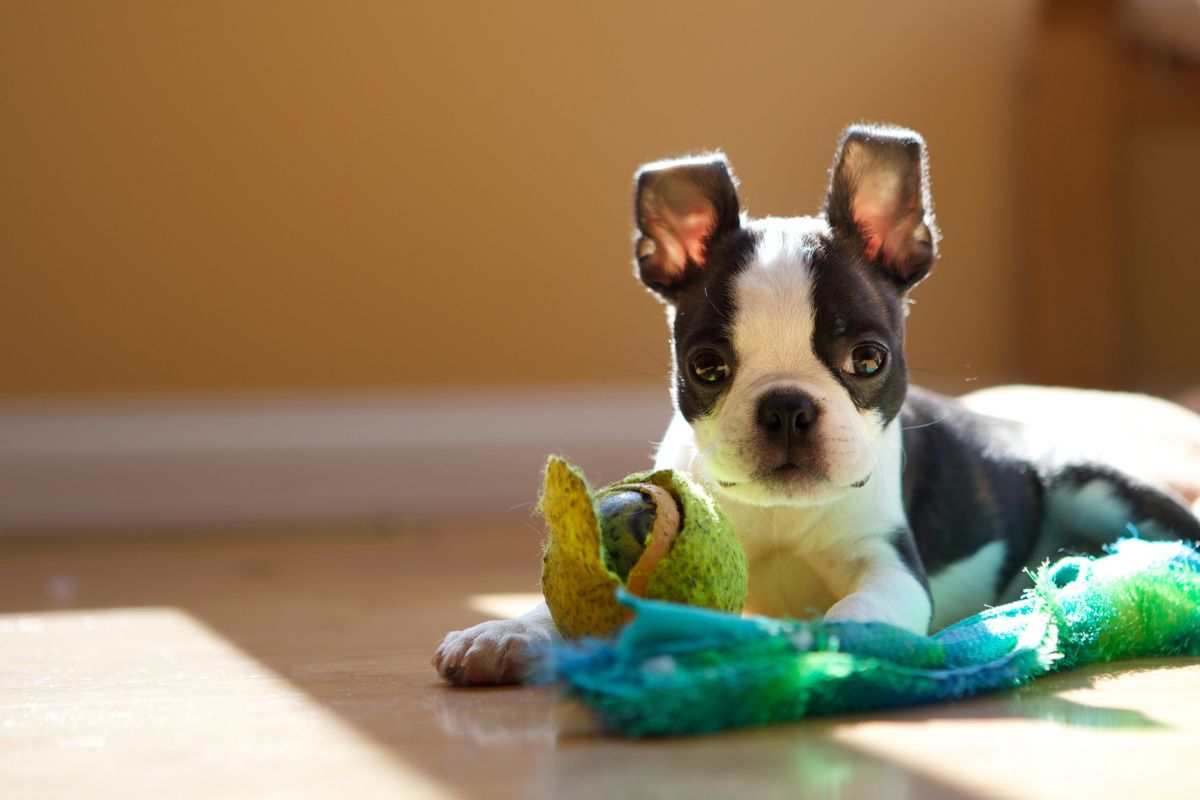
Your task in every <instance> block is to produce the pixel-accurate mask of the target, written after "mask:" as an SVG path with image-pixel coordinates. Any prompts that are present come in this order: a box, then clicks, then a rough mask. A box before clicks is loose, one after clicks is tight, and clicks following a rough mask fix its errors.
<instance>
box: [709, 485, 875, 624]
mask: <svg viewBox="0 0 1200 800" xmlns="http://www.w3.org/2000/svg"><path fill="white" fill-rule="evenodd" d="M724 510H725V513H726V514H727V515H728V516H729V518H730V521H731V522H732V523H733V527H734V530H736V531H737V533H738V538H739V539H740V540H741V542H742V545H743V546H744V547H745V549H746V557H747V560H748V562H749V566H750V586H749V594H748V596H747V600H746V610H747V611H748V612H749V613H752V614H762V615H765V616H770V617H798V618H811V617H819V616H820V615H821V614H822V613H824V612H825V611H826V610H827V609H828V608H829V607H830V606H831V605H833V604H834V603H835V602H837V601H838V600H840V599H841V598H843V597H845V596H846V595H847V594H849V593H850V592H852V591H854V589H855V588H856V585H857V583H858V581H859V579H860V577H861V571H862V569H863V568H864V567H865V566H866V565H867V564H869V563H872V562H876V561H878V557H879V551H878V548H880V547H881V546H882V547H890V545H887V544H885V543H884V542H883V541H882V540H881V537H880V536H878V535H875V534H872V533H870V532H869V531H868V530H867V526H860V527H857V528H855V527H850V528H847V527H846V525H845V522H844V521H843V520H841V519H840V517H841V516H842V515H838V514H830V513H828V512H823V511H822V510H820V509H798V508H777V509H767V508H762V507H757V506H745V505H741V504H739V503H726V504H725V506H724Z"/></svg>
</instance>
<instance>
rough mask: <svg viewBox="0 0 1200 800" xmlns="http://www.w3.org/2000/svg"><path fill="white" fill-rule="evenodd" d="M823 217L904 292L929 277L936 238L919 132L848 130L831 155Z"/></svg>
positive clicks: (865, 127) (878, 128)
mask: <svg viewBox="0 0 1200 800" xmlns="http://www.w3.org/2000/svg"><path fill="white" fill-rule="evenodd" d="M825 215H826V217H828V219H829V224H830V226H831V227H832V228H833V230H834V231H835V232H837V233H842V234H845V235H848V236H852V237H855V238H856V239H857V240H858V241H859V242H860V243H861V244H862V248H863V254H864V255H865V256H866V258H867V260H868V261H870V262H872V263H875V264H878V265H879V266H881V267H882V268H883V269H884V270H885V271H886V272H887V273H888V274H890V275H891V276H892V277H893V278H894V279H895V280H896V281H897V282H898V283H899V284H900V285H901V286H903V287H904V288H908V287H911V286H913V285H915V284H916V283H917V282H918V281H920V280H921V279H922V278H924V277H925V276H926V275H928V274H929V270H930V268H931V267H932V266H933V261H934V259H935V258H937V243H938V238H939V234H938V229H937V225H936V224H935V222H934V219H933V205H932V201H931V199H930V196H929V160H928V156H927V155H926V153H925V141H924V140H923V139H922V138H921V136H920V134H918V133H916V132H915V131H910V130H907V129H905V128H895V127H890V126H875V125H852V126H850V127H849V128H847V129H846V132H845V133H843V134H842V138H841V141H840V142H838V148H837V153H836V154H835V155H834V157H833V167H832V168H831V169H830V174H829V192H828V194H827V195H826V198H825Z"/></svg>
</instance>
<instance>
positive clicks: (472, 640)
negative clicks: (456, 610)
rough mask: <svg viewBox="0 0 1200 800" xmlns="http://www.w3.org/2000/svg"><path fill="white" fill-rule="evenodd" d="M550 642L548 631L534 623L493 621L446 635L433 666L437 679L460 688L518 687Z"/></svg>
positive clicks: (505, 620) (435, 654)
mask: <svg viewBox="0 0 1200 800" xmlns="http://www.w3.org/2000/svg"><path fill="white" fill-rule="evenodd" d="M550 638H551V634H550V631H548V630H546V628H545V627H543V626H541V625H538V624H536V623H530V622H525V621H523V620H519V619H498V620H492V621H491V622H483V623H480V624H479V625H476V626H474V627H472V628H467V629H466V630H465V631H451V632H450V633H448V634H446V638H445V639H443V640H442V643H441V644H440V645H438V649H437V650H436V651H435V652H434V654H433V662H432V663H433V667H434V669H436V670H437V671H438V674H439V675H441V676H442V677H443V678H445V679H446V680H448V681H450V682H451V683H456V684H458V685H460V686H479V685H496V684H500V683H517V682H519V681H520V680H521V678H522V677H523V676H524V674H525V672H526V670H527V669H528V667H529V666H530V664H531V661H532V658H533V656H535V655H536V654H537V653H538V652H539V651H542V650H544V649H545V648H546V646H547V645H549V644H550Z"/></svg>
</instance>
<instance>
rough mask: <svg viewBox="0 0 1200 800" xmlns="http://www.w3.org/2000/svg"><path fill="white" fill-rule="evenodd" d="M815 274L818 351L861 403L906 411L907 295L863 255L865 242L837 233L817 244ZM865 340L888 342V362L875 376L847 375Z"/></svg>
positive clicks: (884, 413)
mask: <svg viewBox="0 0 1200 800" xmlns="http://www.w3.org/2000/svg"><path fill="white" fill-rule="evenodd" d="M812 274H813V290H812V302H813V308H814V310H815V312H816V317H815V320H814V323H815V324H814V327H813V350H814V351H815V352H816V354H817V355H818V356H819V357H820V359H821V361H822V362H824V364H825V366H826V367H827V368H828V369H829V373H830V374H831V375H833V377H834V378H835V379H836V380H837V381H839V382H840V383H841V384H842V386H844V387H845V388H846V392H847V393H848V394H849V395H850V398H851V399H852V400H853V401H854V404H855V405H857V406H858V407H859V408H861V409H872V410H874V411H876V412H878V413H879V415H880V417H881V418H882V419H883V421H884V422H885V423H887V422H890V421H891V420H892V419H894V418H895V417H896V415H897V414H898V413H900V407H901V406H902V405H903V403H904V390H905V388H906V387H907V385H908V369H907V365H906V362H905V357H904V306H905V300H904V297H903V295H902V294H901V292H900V290H898V289H897V287H896V286H895V284H894V283H893V282H892V281H891V280H890V279H889V278H888V277H887V276H886V275H885V274H884V273H883V272H882V271H880V270H876V269H873V268H871V267H870V266H869V265H868V264H867V263H866V262H865V261H864V260H863V257H862V254H861V247H860V246H858V245H855V244H851V243H849V242H847V241H846V240H845V239H843V238H840V237H837V236H836V234H835V235H834V236H833V237H832V238H830V239H829V240H827V241H826V242H825V243H823V246H820V247H818V248H817V249H816V251H815V255H814V257H813V263H812ZM864 342H878V343H879V344H882V345H883V346H884V347H886V348H887V350H888V353H889V356H888V363H887V365H886V366H885V367H884V369H883V370H882V371H881V372H880V373H877V374H875V375H872V376H869V377H858V376H854V375H847V374H846V372H845V371H844V370H843V369H842V366H843V365H844V364H845V363H846V358H847V357H848V356H849V355H850V351H851V350H852V349H853V348H854V347H855V346H856V345H858V344H862V343H864Z"/></svg>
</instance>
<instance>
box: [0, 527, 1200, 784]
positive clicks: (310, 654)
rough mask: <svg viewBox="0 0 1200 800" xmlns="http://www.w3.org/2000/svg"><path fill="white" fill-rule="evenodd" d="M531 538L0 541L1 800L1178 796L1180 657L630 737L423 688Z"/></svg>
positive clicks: (534, 706)
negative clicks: (871, 706) (759, 724)
mask: <svg viewBox="0 0 1200 800" xmlns="http://www.w3.org/2000/svg"><path fill="white" fill-rule="evenodd" d="M537 543H538V534H537V533H536V531H535V530H534V529H533V527H532V524H531V523H530V522H529V521H528V519H527V518H526V517H525V515H524V514H523V513H515V514H513V515H512V516H511V517H510V518H507V519H503V520H492V521H489V522H487V523H480V522H475V523H471V522H460V523H458V524H449V523H447V524H444V525H436V526H426V527H419V528H413V529H401V530H394V529H392V530H364V529H348V530H335V529H330V530H323V531H309V532H305V531H300V532H297V531H261V532H257V531H256V532H243V533H236V534H233V533H230V534H219V535H204V536H184V535H174V536H172V537H170V538H154V539H149V538H144V539H138V538H133V537H115V538H96V537H92V538H89V539H86V540H79V539H76V540H57V541H53V542H49V543H46V542H40V543H35V542H11V541H10V542H5V543H0V786H2V788H0V796H3V797H5V798H18V797H71V798H89V797H104V798H116V797H120V798H141V797H155V798H158V797H222V798H225V797H255V798H263V797H287V798H306V797H338V798H341V797H353V798H371V797H404V798H420V797H448V798H455V797H461V798H475V797H478V798H507V797H519V798H527V797H528V798H539V797H547V798H571V797H595V798H635V797H645V796H653V797H680V798H710V797H737V798H753V797H789V798H791V797H808V796H811V797H838V798H854V797H864V798H908V797H912V798H937V797H980V798H983V797H988V798H1029V797H1046V798H1056V800H1061V799H1062V798H1067V797H1091V798H1095V797H1129V798H1132V797H1155V798H1165V797H1195V796H1196V792H1197V789H1196V786H1197V785H1200V780H1198V779H1200V661H1196V660H1177V661H1164V662H1161V663H1158V664H1154V663H1149V662H1140V663H1129V664H1124V665H1121V666H1119V667H1105V668H1099V669H1091V670H1087V671H1083V672H1077V673H1072V674H1066V675H1061V676H1055V677H1051V678H1047V679H1043V680H1042V681H1040V682H1038V683H1036V684H1035V685H1033V686H1031V687H1027V688H1025V689H1023V690H1020V691H1014V692H1009V693H1005V694H1001V695H996V696H992V697H988V698H984V699H979V700H975V701H972V702H965V703H959V704H956V705H952V706H946V707H936V708H921V709H916V710H909V711H904V712H900V713H887V714H876V715H870V716H859V717H847V718H839V719H831V720H813V721H808V722H803V723H798V724H793V725H784V726H778V727H774V728H770V729H764V730H755V731H746V732H739V733H734V734H728V735H722V736H714V737H707V738H701V739H692V740H670V741H641V742H628V741H623V740H621V739H617V738H613V737H609V736H605V735H602V734H600V733H598V732H596V731H595V730H594V729H593V728H592V726H591V723H590V721H589V720H588V719H587V717H586V716H585V715H583V714H582V713H581V712H580V711H579V710H578V709H576V708H573V707H571V706H570V705H567V704H563V703H560V702H558V700H557V698H556V696H555V693H554V691H553V690H551V689H511V688H510V689H475V690H471V689H455V688H451V687H449V686H446V685H444V684H442V683H440V682H439V681H438V680H437V679H436V677H435V675H434V673H433V671H432V669H431V668H430V667H429V664H428V662H429V657H430V655H431V653H432V650H433V647H434V645H435V644H436V642H437V641H438V640H439V639H440V637H441V635H442V634H443V633H444V632H445V631H446V630H449V629H451V628H458V627H463V626H465V625H468V624H472V623H474V622H477V621H479V620H482V619H483V618H484V617H485V614H486V612H487V610H488V609H500V610H502V609H505V608H511V607H513V606H514V604H516V605H517V606H519V605H520V604H521V603H523V602H526V599H525V598H524V597H522V595H523V594H525V593H529V592H533V591H534V590H535V589H536V583H537V573H538V553H537V547H538V544H537ZM514 595H515V596H514Z"/></svg>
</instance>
